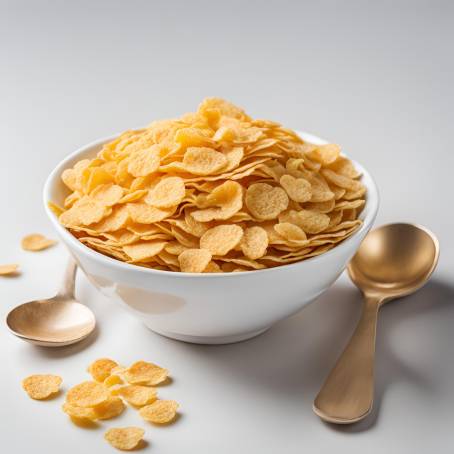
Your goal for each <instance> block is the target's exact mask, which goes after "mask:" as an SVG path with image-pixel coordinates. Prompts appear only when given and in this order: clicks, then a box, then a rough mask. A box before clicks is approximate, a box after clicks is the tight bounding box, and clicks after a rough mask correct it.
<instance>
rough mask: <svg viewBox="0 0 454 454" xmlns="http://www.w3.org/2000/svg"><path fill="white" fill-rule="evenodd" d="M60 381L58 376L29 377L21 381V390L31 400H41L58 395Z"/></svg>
mask: <svg viewBox="0 0 454 454" xmlns="http://www.w3.org/2000/svg"><path fill="white" fill-rule="evenodd" d="M62 381H63V380H62V378H61V377H59V376H58V375H30V376H29V377H27V378H24V380H22V388H23V389H24V390H25V391H26V393H27V394H28V395H29V396H30V397H31V398H32V399H36V400H42V399H47V398H48V397H50V396H52V395H53V394H56V393H58V392H59V390H60V385H61V383H62Z"/></svg>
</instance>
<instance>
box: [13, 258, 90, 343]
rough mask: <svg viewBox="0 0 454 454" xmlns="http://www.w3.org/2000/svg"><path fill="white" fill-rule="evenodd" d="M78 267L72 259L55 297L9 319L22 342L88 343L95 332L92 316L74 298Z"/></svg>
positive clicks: (31, 304) (21, 309)
mask: <svg viewBox="0 0 454 454" xmlns="http://www.w3.org/2000/svg"><path fill="white" fill-rule="evenodd" d="M76 271H77V265H76V263H75V262H74V260H73V259H71V260H70V261H69V263H68V265H67V267H66V272H65V276H64V279H63V282H62V285H61V288H60V291H59V292H58V293H57V295H56V296H54V297H53V298H50V299H44V300H36V301H30V302H28V303H24V304H21V305H20V306H17V307H16V308H14V309H13V310H12V311H11V312H10V313H9V314H8V316H7V317H6V324H7V325H8V328H9V329H10V331H11V332H12V333H13V334H14V335H16V336H17V337H20V338H21V339H23V340H25V341H27V342H31V343H32V344H36V345H42V346H44V347H62V346H64V345H70V344H74V343H76V342H79V341H81V340H82V339H85V338H86V337H87V336H88V335H89V334H90V333H91V332H92V331H93V330H94V329H95V325H96V320H95V316H94V314H93V312H92V311H91V310H90V309H89V308H88V307H86V306H84V305H83V304H80V303H78V302H77V301H76V300H75V297H74V286H75V278H76Z"/></svg>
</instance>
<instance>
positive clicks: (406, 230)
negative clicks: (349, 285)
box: [313, 224, 439, 424]
mask: <svg viewBox="0 0 454 454" xmlns="http://www.w3.org/2000/svg"><path fill="white" fill-rule="evenodd" d="M438 254H439V245H438V240H437V238H436V237H435V235H434V234H433V233H432V232H430V231H429V230H427V229H425V228H424V227H420V226H416V225H412V224H389V225H385V226H383V227H380V228H378V229H376V230H373V231H372V232H371V233H369V234H368V235H367V236H366V238H365V239H364V241H363V242H362V243H361V246H360V248H359V250H358V252H357V253H356V255H355V256H354V257H353V259H352V261H351V262H350V264H349V266H348V273H349V275H350V278H351V279H352V281H353V282H354V283H355V284H356V285H357V286H358V287H359V288H360V289H361V291H362V292H363V294H364V307H363V313H362V316H361V318H360V320H359V322H358V326H357V327H356V330H355V332H354V333H353V336H352V337H351V339H350V342H349V344H348V345H347V347H346V348H345V350H344V352H343V353H342V355H341V356H340V358H339V359H338V361H337V363H336V365H335V366H334V368H333V370H332V371H331V373H330V374H329V376H328V378H327V379H326V381H325V383H324V384H323V387H322V389H321V391H320V392H319V394H318V396H317V397H316V398H315V401H314V405H313V409H314V412H315V413H316V414H317V415H318V416H320V418H322V419H323V420H325V421H328V422H331V423H337V424H350V423H354V422H357V421H359V420H361V419H363V418H364V417H365V416H367V415H368V414H369V413H370V411H371V410H372V402H373V398H374V355H375V332H376V326H377V317H378V309H379V308H380V306H381V305H382V304H384V303H386V302H388V301H391V300H392V299H395V298H398V297H401V296H405V295H408V294H410V293H413V292H414V291H416V290H417V289H419V288H420V287H421V286H422V285H424V284H425V282H426V281H427V280H428V279H429V277H430V275H431V274H432V272H433V270H434V269H435V266H436V265H437V261H438Z"/></svg>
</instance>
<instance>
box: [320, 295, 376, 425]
mask: <svg viewBox="0 0 454 454" xmlns="http://www.w3.org/2000/svg"><path fill="white" fill-rule="evenodd" d="M379 306H380V300H379V299H378V298H374V297H368V296H366V297H365V302H364V306H363V312H362V315H361V318H360V320H359V322H358V326H357V327H356V330H355V332H354V333H353V335H352V337H351V339H350V342H349V343H348V345H347V347H346V348H345V350H344V352H343V353H342V355H341V356H340V357H339V359H338V360H337V363H336V365H335V366H334V368H333V370H332V371H331V373H330V374H329V376H328V378H327V379H326V381H325V383H324V384H323V387H322V389H321V390H320V392H319V393H318V396H317V397H316V398H315V401H314V406H313V409H314V412H315V413H316V414H317V415H318V416H320V418H322V419H324V420H325V421H328V422H332V423H337V424H350V423H353V422H356V421H359V420H360V419H362V418H364V416H366V415H367V414H368V413H369V412H370V411H371V409H372V402H373V399H374V356H375V332H376V327H377V316H378V308H379Z"/></svg>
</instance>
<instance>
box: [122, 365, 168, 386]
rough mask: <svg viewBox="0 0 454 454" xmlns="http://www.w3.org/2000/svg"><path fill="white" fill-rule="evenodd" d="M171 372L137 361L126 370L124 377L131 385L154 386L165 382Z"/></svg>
mask: <svg viewBox="0 0 454 454" xmlns="http://www.w3.org/2000/svg"><path fill="white" fill-rule="evenodd" d="M168 375H169V371H168V370H167V369H164V368H162V367H159V366H157V365H156V364H153V363H149V362H147V361H137V362H135V363H134V364H132V365H131V366H130V367H129V368H128V369H126V371H125V373H124V376H125V379H126V381H128V382H129V383H131V384H138V385H148V386H154V385H159V384H160V383H162V382H164V381H165V380H166V379H167V377H168Z"/></svg>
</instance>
